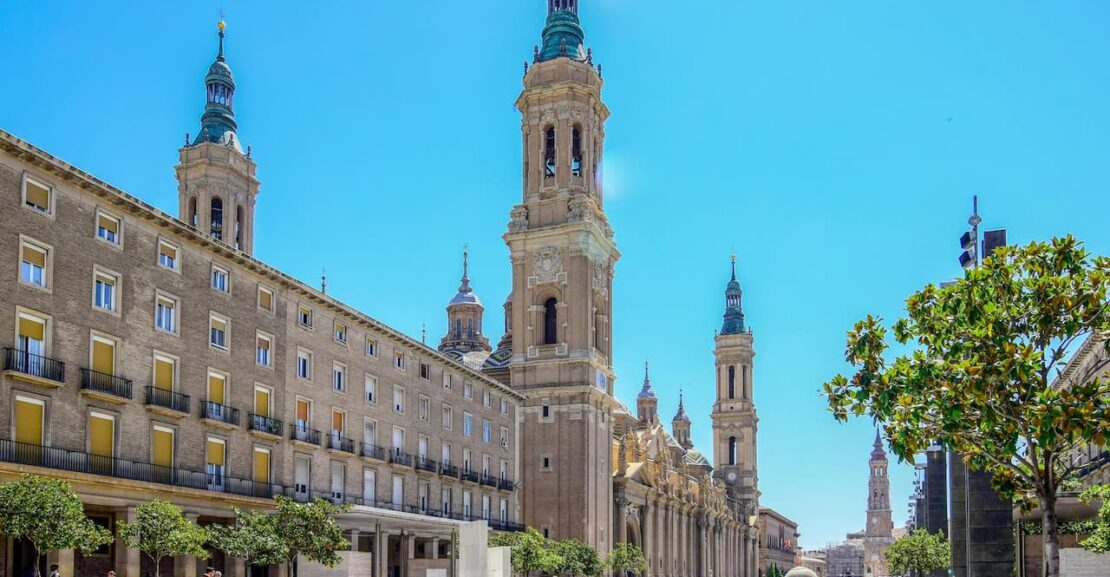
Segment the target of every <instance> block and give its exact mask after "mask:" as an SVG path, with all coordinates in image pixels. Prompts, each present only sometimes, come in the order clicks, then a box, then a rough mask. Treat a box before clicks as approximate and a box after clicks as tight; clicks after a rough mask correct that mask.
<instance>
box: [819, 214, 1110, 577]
mask: <svg viewBox="0 0 1110 577" xmlns="http://www.w3.org/2000/svg"><path fill="white" fill-rule="evenodd" d="M1108 287H1110V259H1107V258H1106V257H1092V256H1091V255H1090V254H1088V252H1087V251H1086V250H1085V249H1084V248H1083V246H1082V245H1081V244H1080V243H1079V242H1077V241H1076V240H1075V239H1074V238H1072V237H1070V236H1068V237H1065V238H1057V239H1053V241H1052V242H1051V243H1040V242H1034V243H1032V244H1030V245H1028V246H1025V247H1020V248H1003V249H999V250H998V251H996V252H995V253H994V255H993V256H991V257H990V258H988V259H986V260H985V261H984V263H983V265H982V266H981V267H978V268H975V269H972V270H970V271H968V272H967V273H966V274H965V276H964V278H962V279H960V280H958V281H956V282H955V283H953V284H952V285H950V286H947V287H942V288H937V287H935V286H933V285H929V286H927V287H925V288H924V289H922V290H921V291H920V292H918V293H916V294H914V295H913V296H911V297H910V298H909V300H907V302H906V311H907V316H906V317H905V318H901V319H899V320H898V321H897V322H896V323H894V326H893V337H894V341H895V342H896V343H897V344H898V345H902V346H906V347H907V348H906V352H905V353H903V354H900V355H897V356H893V358H891V357H892V356H891V355H890V354H889V348H890V347H891V342H890V340H889V335H888V330H887V328H886V327H885V326H883V323H882V322H881V319H878V318H875V317H871V316H868V317H867V318H866V319H865V320H862V321H860V322H859V323H857V324H856V326H855V328H854V329H853V330H852V331H850V332H849V333H848V346H847V352H846V353H845V358H846V360H847V361H848V362H849V363H850V364H852V365H853V367H854V371H855V373H854V374H852V375H851V376H848V377H845V376H841V375H838V376H836V377H834V378H833V379H832V380H831V381H830V382H828V383H826V384H825V386H824V390H825V395H826V396H827V398H828V404H829V410H830V411H832V413H833V414H834V415H835V417H836V418H837V419H838V420H841V421H844V420H846V419H847V418H848V416H849V415H857V416H863V415H868V416H870V417H872V418H873V419H875V420H877V421H879V422H881V423H882V424H883V426H884V429H885V431H886V436H887V438H888V439H889V441H890V446H891V449H892V450H893V451H894V453H895V454H897V455H898V456H899V457H900V458H902V459H905V460H910V459H912V458H913V456H914V455H915V454H917V453H920V452H921V451H923V450H925V449H926V448H927V447H928V446H929V445H930V444H932V443H934V442H936V441H938V440H939V441H940V442H941V443H943V444H944V445H945V446H946V447H948V448H949V449H951V450H953V451H956V452H958V453H960V454H963V455H964V456H965V457H964V458H965V460H966V461H967V462H968V464H969V466H971V467H973V468H975V469H980V470H988V471H990V472H991V474H992V477H993V484H994V487H995V489H997V490H998V491H999V492H1000V493H1001V494H1002V495H1004V496H1007V497H1013V498H1014V499H1015V500H1016V501H1017V502H1018V503H1019V504H1020V505H1022V506H1023V507H1024V508H1031V507H1032V506H1033V505H1036V506H1037V507H1039V508H1040V510H1041V518H1042V528H1043V535H1044V556H1043V558H1044V562H1045V567H1044V574H1045V575H1046V576H1047V577H1058V575H1059V571H1060V553H1059V548H1060V544H1059V539H1058V536H1057V515H1056V499H1057V491H1058V489H1059V488H1060V486H1061V483H1062V482H1063V481H1065V480H1066V479H1068V478H1069V477H1071V476H1074V474H1075V473H1076V469H1077V467H1078V466H1079V465H1078V464H1077V463H1074V462H1073V461H1072V455H1073V452H1074V451H1075V450H1076V449H1077V448H1080V447H1083V446H1085V445H1086V444H1087V443H1092V442H1093V443H1096V444H1100V445H1102V444H1105V442H1106V435H1107V431H1108V430H1110V403H1106V402H1105V399H1107V398H1108V397H1110V379H1106V378H1103V377H1105V376H1106V371H1107V367H1108V363H1110V360H1106V359H1107V358H1108V357H1107V356H1104V357H1103V360H1101V361H1097V362H1094V363H1091V364H1089V365H1087V366H1085V367H1084V368H1083V369H1082V371H1081V373H1082V374H1079V375H1072V376H1069V377H1068V379H1066V380H1067V383H1066V386H1054V383H1055V382H1056V379H1057V378H1058V377H1059V375H1060V372H1061V371H1062V370H1063V367H1064V366H1065V363H1066V357H1067V356H1068V355H1069V354H1070V351H1072V350H1073V349H1074V347H1075V346H1077V345H1078V344H1079V343H1081V342H1083V341H1085V340H1086V339H1092V342H1096V343H1099V344H1098V345H1097V346H1100V347H1107V350H1110V341H1106V338H1107V337H1110V304H1108V302H1107V289H1108Z"/></svg>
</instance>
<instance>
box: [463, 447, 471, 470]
mask: <svg viewBox="0 0 1110 577" xmlns="http://www.w3.org/2000/svg"><path fill="white" fill-rule="evenodd" d="M470 456H471V453H470V449H463V471H464V472H467V473H469V472H470V470H471V469H470Z"/></svg>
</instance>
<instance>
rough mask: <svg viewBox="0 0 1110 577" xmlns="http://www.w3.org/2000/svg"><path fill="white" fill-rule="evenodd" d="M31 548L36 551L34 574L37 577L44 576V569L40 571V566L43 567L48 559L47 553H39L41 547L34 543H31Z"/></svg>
mask: <svg viewBox="0 0 1110 577" xmlns="http://www.w3.org/2000/svg"><path fill="white" fill-rule="evenodd" d="M31 549H32V550H34V552H35V562H34V565H35V571H34V576H35V577H42V571H39V567H41V566H42V564H43V563H44V562H45V561H46V555H39V548H38V547H35V544H34V543H31Z"/></svg>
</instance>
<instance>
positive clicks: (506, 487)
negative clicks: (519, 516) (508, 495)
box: [497, 477, 513, 491]
mask: <svg viewBox="0 0 1110 577" xmlns="http://www.w3.org/2000/svg"><path fill="white" fill-rule="evenodd" d="M497 488H498V489H501V490H503V491H512V490H513V481H512V480H511V479H509V478H508V477H501V479H499V480H498V481H497Z"/></svg>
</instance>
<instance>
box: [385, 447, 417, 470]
mask: <svg viewBox="0 0 1110 577" xmlns="http://www.w3.org/2000/svg"><path fill="white" fill-rule="evenodd" d="M389 462H390V463H397V464H398V465H404V466H406V467H411V466H412V455H410V454H408V453H406V452H404V451H402V450H401V449H393V450H392V451H390V453H389Z"/></svg>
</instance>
